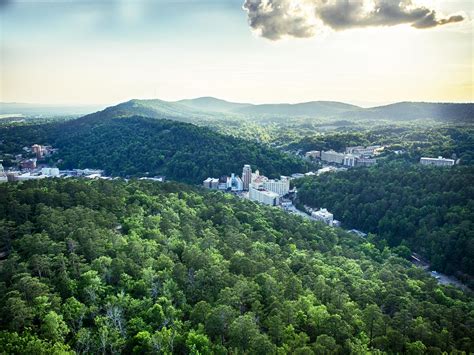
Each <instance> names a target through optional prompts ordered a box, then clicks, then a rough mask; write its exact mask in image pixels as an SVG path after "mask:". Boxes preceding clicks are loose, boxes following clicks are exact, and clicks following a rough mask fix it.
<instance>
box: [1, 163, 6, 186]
mask: <svg viewBox="0 0 474 355" xmlns="http://www.w3.org/2000/svg"><path fill="white" fill-rule="evenodd" d="M7 181H8V178H7V174H5V169H3V164H2V163H0V183H2V182H7Z"/></svg>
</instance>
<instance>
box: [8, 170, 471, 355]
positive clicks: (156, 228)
mask: <svg viewBox="0 0 474 355" xmlns="http://www.w3.org/2000/svg"><path fill="white" fill-rule="evenodd" d="M0 226H1V228H0V231H1V232H2V233H1V236H2V238H1V240H0V243H1V244H0V247H1V248H2V250H3V251H5V252H6V256H5V255H4V257H3V258H4V259H3V260H2V261H0V262H1V265H2V267H1V268H0V291H1V292H0V314H1V317H2V322H0V330H1V331H0V348H1V349H2V352H5V353H8V354H17V353H28V354H48V353H51V354H59V353H61V354H64V353H66V351H74V352H76V353H114V354H115V353H124V354H132V353H133V354H147V353H161V354H224V353H232V354H276V353H278V354H313V353H314V354H349V353H354V354H368V353H382V352H384V353H390V354H395V353H407V354H423V353H427V352H429V353H434V354H439V353H442V352H446V353H462V352H463V351H464V352H466V353H467V352H469V351H470V350H472V349H473V348H474V344H473V339H474V330H473V327H472V326H471V325H472V324H473V322H474V319H473V315H474V309H473V304H472V297H471V296H470V295H468V294H465V293H463V292H461V291H459V290H457V289H455V288H452V287H444V286H440V285H438V284H437V283H436V280H435V279H434V278H432V277H430V276H428V275H427V274H426V273H425V272H424V271H423V270H421V269H419V268H415V267H413V266H411V264H410V263H408V262H406V261H405V260H403V259H401V258H399V257H396V255H394V254H392V253H391V251H390V250H389V249H388V248H385V249H383V251H380V250H378V249H377V248H375V247H374V245H373V244H371V243H369V242H366V241H362V240H360V239H358V238H357V237H355V236H353V235H350V234H348V233H346V232H344V231H342V230H340V229H331V228H329V227H326V226H323V225H320V224H317V223H311V222H308V221H303V220H302V219H301V218H300V217H297V216H292V215H289V214H286V213H285V212H283V211H281V210H278V209H275V208H269V207H263V206H260V205H257V204H255V203H252V202H250V201H247V200H242V199H238V198H235V197H232V196H229V195H227V194H221V193H210V192H209V193H204V192H201V191H199V190H197V189H192V188H190V187H188V186H186V185H179V184H175V183H164V184H160V183H149V182H129V183H126V182H124V181H113V182H112V181H110V182H109V181H85V180H69V179H68V180H59V179H55V180H48V181H41V182H38V181H36V182H31V181H30V182H26V183H23V184H3V185H0Z"/></svg>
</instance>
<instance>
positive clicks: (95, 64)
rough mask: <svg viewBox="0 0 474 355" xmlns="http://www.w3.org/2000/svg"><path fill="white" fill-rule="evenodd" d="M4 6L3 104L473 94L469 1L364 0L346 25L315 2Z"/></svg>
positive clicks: (368, 101)
mask: <svg viewBox="0 0 474 355" xmlns="http://www.w3.org/2000/svg"><path fill="white" fill-rule="evenodd" d="M375 3H377V4H378V5H377V6H379V7H378V8H374V9H367V8H366V7H367V6H369V5H371V4H372V5H373V4H375ZM1 4H2V6H0V20H1V37H0V41H1V47H0V50H1V56H0V66H1V74H0V75H1V87H0V101H3V102H25V103H44V104H48V105H51V104H56V105H61V104H66V105H78V104H83V103H87V104H89V105H90V104H93V105H112V104H115V103H120V102H124V101H128V100H130V99H152V98H160V99H163V100H166V101H176V100H179V99H182V98H189V97H200V96H213V97H219V98H224V99H226V100H228V101H233V102H249V103H283V102H287V103H296V102H308V101H320V100H321V101H341V102H347V103H351V104H356V105H360V106H363V107H370V106H379V105H384V104H389V103H394V102H400V101H415V102H472V101H473V97H474V95H473V91H474V88H473V82H474V79H473V76H474V68H473V61H472V58H473V54H472V53H473V26H472V24H473V20H472V19H473V17H474V9H473V4H472V3H471V2H470V1H466V0H454V1H449V2H446V1H435V0H432V1H430V0H423V1H421V0H418V1H413V2H410V1H409V0H404V1H401V2H399V6H398V7H397V6H395V7H394V5H393V4H392V3H391V2H390V1H384V2H379V1H377V2H371V1H369V0H364V1H363V2H360V3H357V5H356V3H351V6H350V7H347V8H345V9H344V10H345V11H347V13H345V16H342V17H341V18H338V17H337V16H335V15H334V14H337V13H340V9H339V6H340V5H341V2H337V1H336V2H335V1H330V2H328V3H326V5H324V6H323V5H322V2H320V1H316V0H315V1H313V2H312V1H309V0H305V1H301V2H297V1H295V0H278V1H276V0H272V1H270V0H247V1H245V2H244V0H227V1H215V0H206V1H178V2H173V1H161V0H160V1H156V2H151V1H148V0H136V1H131V0H119V1H108V0H102V1H97V2H92V1H82V2H79V1H64V0H55V1H48V2H33V1H28V0H26V1H19V0H12V1H7V2H5V1H3V2H1ZM269 4H270V5H269ZM358 4H365V5H367V6H366V7H361V6H359V5H358ZM387 4H389V5H387ZM303 5H305V6H303ZM318 6H319V7H318ZM374 6H375V5H374ZM314 7H316V8H314ZM394 9H395V11H394ZM284 12H286V13H284Z"/></svg>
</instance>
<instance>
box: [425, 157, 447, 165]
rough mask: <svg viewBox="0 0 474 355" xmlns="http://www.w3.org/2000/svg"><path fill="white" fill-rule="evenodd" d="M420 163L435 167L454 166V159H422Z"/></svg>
mask: <svg viewBox="0 0 474 355" xmlns="http://www.w3.org/2000/svg"><path fill="white" fill-rule="evenodd" d="M420 163H421V164H422V165H434V166H452V165H454V159H445V158H443V157H438V158H421V159H420Z"/></svg>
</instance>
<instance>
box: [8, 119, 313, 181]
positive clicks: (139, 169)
mask: <svg viewBox="0 0 474 355" xmlns="http://www.w3.org/2000/svg"><path fill="white" fill-rule="evenodd" d="M0 137H5V138H4V139H3V138H2V144H1V147H2V148H4V149H3V151H4V152H12V153H14V152H15V151H16V152H18V151H20V150H21V148H22V147H23V146H25V145H31V144H32V143H39V144H46V143H49V144H51V145H53V146H54V147H55V148H58V149H59V153H58V154H57V155H56V156H55V157H54V159H55V160H56V159H59V158H60V159H62V163H61V164H60V167H61V168H98V169H104V170H105V171H106V173H107V174H110V175H114V176H144V175H150V176H153V175H165V176H166V177H167V178H168V179H174V180H178V181H185V182H190V183H200V182H202V180H203V179H205V178H207V177H209V176H214V177H220V176H222V175H229V174H230V173H232V172H234V173H236V174H239V175H240V173H241V171H242V167H243V165H244V164H251V165H252V166H253V167H254V169H256V168H258V169H260V170H261V171H262V172H263V173H264V174H266V175H269V176H273V177H277V176H279V175H280V174H291V173H294V172H304V171H306V163H305V162H303V160H301V159H299V158H297V157H295V156H291V155H288V154H285V153H282V152H281V151H278V150H276V149H273V148H270V147H267V146H264V145H261V144H258V143H256V142H249V141H245V140H242V139H239V138H235V137H231V136H226V135H223V134H219V133H216V132H214V131H212V130H210V129H208V128H205V127H198V126H195V125H192V124H187V123H183V122H176V121H171V120H161V119H153V118H145V117H138V116H133V117H117V118H109V117H107V115H103V114H102V113H98V114H94V115H89V116H85V117H82V118H79V119H76V120H72V121H68V122H65V123H60V124H48V125H35V126H29V125H24V126H16V127H15V126H13V127H1V128H0Z"/></svg>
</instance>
